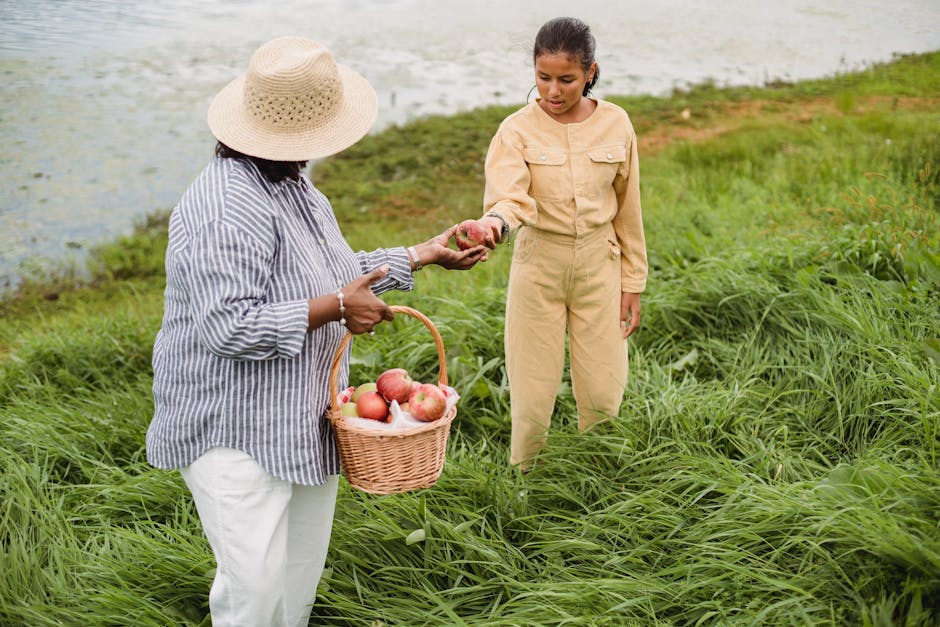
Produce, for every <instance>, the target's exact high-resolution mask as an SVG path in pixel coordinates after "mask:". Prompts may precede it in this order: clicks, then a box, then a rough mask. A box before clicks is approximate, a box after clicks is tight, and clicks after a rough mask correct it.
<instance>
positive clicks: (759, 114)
mask: <svg viewBox="0 0 940 627" xmlns="http://www.w3.org/2000/svg"><path fill="white" fill-rule="evenodd" d="M938 109H940V98H922V97H910V96H869V97H864V98H858V97H852V98H851V99H849V100H847V101H845V102H840V101H839V100H838V99H837V98H833V97H818V98H811V99H798V100H797V99H794V100H792V101H789V100H748V101H745V102H715V103H709V104H707V105H706V106H704V107H701V108H699V109H683V110H681V111H677V112H676V113H675V115H674V116H673V117H672V118H671V119H666V120H664V121H657V122H655V123H654V124H652V125H650V126H648V127H647V128H638V129H637V135H638V138H639V149H640V155H641V156H643V155H651V154H655V153H656V152H658V151H660V150H662V149H664V148H666V147H667V146H669V145H670V144H673V143H675V142H677V141H690V142H697V141H704V140H707V139H711V138H713V137H718V136H720V135H724V134H726V133H730V132H734V131H736V130H740V129H741V128H743V127H745V126H747V125H748V124H750V123H751V122H753V121H754V120H757V119H761V120H765V121H767V120H769V121H773V120H774V119H778V120H780V121H785V122H796V123H802V124H807V123H809V122H812V121H813V120H814V119H816V118H817V117H819V116H839V115H845V116H856V115H866V114H868V113H872V112H875V111H882V112H885V111H897V110H905V111H937V110H938Z"/></svg>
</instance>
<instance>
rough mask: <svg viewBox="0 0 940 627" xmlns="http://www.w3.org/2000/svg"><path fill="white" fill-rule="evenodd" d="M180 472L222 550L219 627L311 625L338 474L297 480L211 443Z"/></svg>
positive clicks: (216, 587) (213, 607) (212, 607)
mask: <svg viewBox="0 0 940 627" xmlns="http://www.w3.org/2000/svg"><path fill="white" fill-rule="evenodd" d="M180 472H181V474H182V475H183V479H184V480H185V481H186V485H187V486H188V487H189V490H190V492H192V495H193V500H194V501H195V503H196V510H197V511H198V512H199V519H200V521H201V522H202V526H203V530H204V531H205V534H206V537H207V538H208V540H209V544H210V545H211V547H212V552H213V554H214V555H215V560H216V574H215V580H214V581H213V582H212V588H211V590H210V591H209V611H210V613H211V615H212V625H213V627H236V626H237V627H269V626H270V627H275V626H276V627H298V626H304V627H306V625H307V623H308V622H309V620H310V611H311V605H312V603H313V601H314V598H315V596H316V591H317V584H318V583H319V581H320V576H321V574H322V573H323V566H324V564H325V563H326V552H327V548H328V546H329V543H330V530H331V528H332V526H333V512H334V510H335V506H336V490H337V485H338V477H336V476H332V477H330V478H329V479H328V481H327V483H325V484H324V485H319V486H305V485H298V484H293V483H290V482H288V481H283V480H281V479H278V478H277V477H274V476H273V475H271V474H270V473H268V472H267V471H265V470H264V469H262V468H261V466H259V465H258V463H257V462H255V461H254V460H253V459H252V458H251V457H249V456H248V455H246V454H245V453H242V452H241V451H236V450H234V449H230V448H213V449H210V450H209V451H207V452H206V453H205V454H203V455H202V456H201V457H199V459H197V460H196V461H195V462H193V463H192V464H190V465H189V466H186V467H185V468H182V469H180Z"/></svg>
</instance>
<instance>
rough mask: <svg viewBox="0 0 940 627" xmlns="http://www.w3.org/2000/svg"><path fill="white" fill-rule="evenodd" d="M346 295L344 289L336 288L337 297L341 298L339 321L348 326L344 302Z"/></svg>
mask: <svg viewBox="0 0 940 627" xmlns="http://www.w3.org/2000/svg"><path fill="white" fill-rule="evenodd" d="M344 298H345V295H344V294H343V291H342V290H336V299H337V300H339V323H340V325H341V326H344V327H345V326H346V305H345V304H344V303H343V299H344Z"/></svg>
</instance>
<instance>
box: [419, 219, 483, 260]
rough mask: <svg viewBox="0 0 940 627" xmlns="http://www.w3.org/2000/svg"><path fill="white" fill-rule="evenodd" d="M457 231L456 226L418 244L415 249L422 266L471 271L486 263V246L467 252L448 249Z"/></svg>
mask: <svg viewBox="0 0 940 627" xmlns="http://www.w3.org/2000/svg"><path fill="white" fill-rule="evenodd" d="M456 231H457V225H456V224H455V225H454V226H452V227H450V228H449V229H447V230H446V231H444V232H443V233H441V234H440V235H435V236H434V237H432V238H431V239H429V240H428V241H426V242H423V243H421V244H416V245H415V246H414V249H415V252H416V253H418V260H419V261H420V262H421V265H423V266H427V265H431V264H435V265H438V266H441V267H442V268H446V269H447V270H469V269H470V268H472V267H473V266H475V265H476V263H477V262H478V261H486V253H487V251H488V250H489V249H488V248H487V247H486V246H483V245H480V246H474V247H473V248H468V249H467V250H454V249H453V248H450V247H448V246H447V243H448V242H449V241H450V240H451V238H452V237H453V236H454V233H455V232H456ZM491 248H492V247H491Z"/></svg>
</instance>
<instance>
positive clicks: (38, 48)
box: [0, 0, 940, 287]
mask: <svg viewBox="0 0 940 627" xmlns="http://www.w3.org/2000/svg"><path fill="white" fill-rule="evenodd" d="M0 11H2V22H0V76H2V84H3V87H2V91H0V120H2V127H0V164H2V171H3V174H4V176H3V177H2V179H0V287H2V286H3V285H4V284H6V285H10V284H12V283H15V278H14V277H15V275H16V273H17V271H18V270H19V269H21V268H29V267H34V266H36V265H37V264H39V265H41V264H42V263H44V262H42V261H41V260H53V261H55V262H58V261H62V260H68V259H70V258H75V257H80V256H81V255H82V254H83V251H85V250H87V248H88V247H89V246H90V245H93V244H94V243H96V242H100V241H103V240H106V239H108V238H112V237H114V236H116V235H119V234H122V233H127V232H129V231H130V229H131V227H132V226H133V224H134V223H135V222H136V221H138V220H140V219H141V218H142V217H143V216H145V215H146V214H148V213H150V212H152V211H154V210H157V209H164V208H169V207H172V205H173V204H175V202H176V200H177V199H178V197H179V196H180V194H181V193H182V192H183V190H184V189H185V187H186V186H187V185H188V184H189V182H190V180H191V179H192V178H193V177H194V176H195V175H196V174H197V173H198V171H199V170H200V169H201V168H202V167H203V165H204V164H205V163H206V161H207V160H208V159H209V157H210V156H211V152H212V147H213V144H214V142H213V139H212V137H211V136H210V134H209V132H208V129H207V127H206V124H205V113H206V109H207V107H208V104H209V102H210V100H211V99H212V96H213V95H214V94H215V92H216V91H217V90H218V89H219V88H221V87H222V86H223V85H224V84H226V83H227V82H228V81H229V80H230V79H231V78H233V77H234V76H235V75H236V74H239V73H241V72H243V71H244V69H245V67H246V66H247V62H248V57H249V56H250V55H251V53H252V51H253V50H254V49H255V48H256V47H257V46H258V45H260V44H261V43H263V42H264V41H267V40H268V39H271V38H273V37H276V36H279V35H284V34H301V35H305V36H308V37H311V38H313V39H317V40H319V41H321V42H323V43H325V44H326V45H327V46H328V47H329V48H330V49H331V50H332V51H333V53H334V55H335V56H336V57H337V59H338V60H339V61H340V62H341V63H345V64H347V65H350V66H352V67H354V68H356V69H357V70H359V71H360V72H361V73H362V74H364V75H365V76H366V77H367V78H368V79H369V80H370V81H371V82H372V84H373V85H374V86H375V88H376V91H377V92H378V94H379V103H380V113H379V120H378V123H377V125H376V127H375V128H376V130H378V129H381V128H383V127H386V126H388V125H391V124H399V123H402V122H405V121H408V120H410V119H413V118H415V117H419V116H422V115H428V114H437V113H452V112H457V111H462V110H468V109H473V108H476V107H480V106H484V105H489V104H513V103H518V104H521V103H523V102H525V99H526V94H527V93H528V91H529V88H530V87H531V86H532V84H533V80H532V64H531V59H530V57H529V55H530V50H531V43H532V38H533V37H534V35H535V32H536V30H537V29H538V27H539V26H540V25H541V24H542V23H543V22H544V21H545V20H547V19H549V18H552V17H555V16H558V15H572V14H573V15H576V16H577V17H580V18H581V19H583V20H584V21H586V22H587V23H588V24H589V25H591V27H592V29H593V31H594V33H595V36H596V38H597V41H598V62H599V64H600V67H601V81H600V83H599V84H598V86H597V88H596V90H595V93H596V94H597V95H599V96H604V95H605V94H637V93H651V94H657V95H659V94H666V93H669V91H670V90H672V89H673V88H675V87H684V86H688V85H690V84H695V83H700V82H702V81H704V80H713V81H715V82H716V83H718V84H722V85H741V84H762V83H764V82H766V81H768V80H772V79H783V80H796V79H801V78H809V77H819V76H826V75H831V74H834V73H836V72H841V71H847V70H853V69H859V68H862V67H865V66H868V65H870V64H872V63H875V62H879V61H887V60H890V59H891V58H892V56H893V55H894V54H897V53H909V52H925V51H929V50H936V49H938V48H940V2H938V0H896V1H895V2H892V3H886V2H882V1H878V2H874V1H869V0H829V1H828V2H825V3H822V2H819V1H818V0H777V1H774V2H770V1H759V0H724V1H719V0H580V1H579V2H576V3H572V2H570V0H569V1H567V2H561V1H556V0H539V2H531V1H528V0H474V1H473V2H467V1H466V0H462V1H459V2H452V1H449V0H372V1H367V0H280V1H279V2H277V3H271V2H267V1H262V0H238V1H235V0H201V1H199V2H195V1H184V0H166V1H156V2H149V3H130V2H126V1H124V0H3V2H2V4H0Z"/></svg>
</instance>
